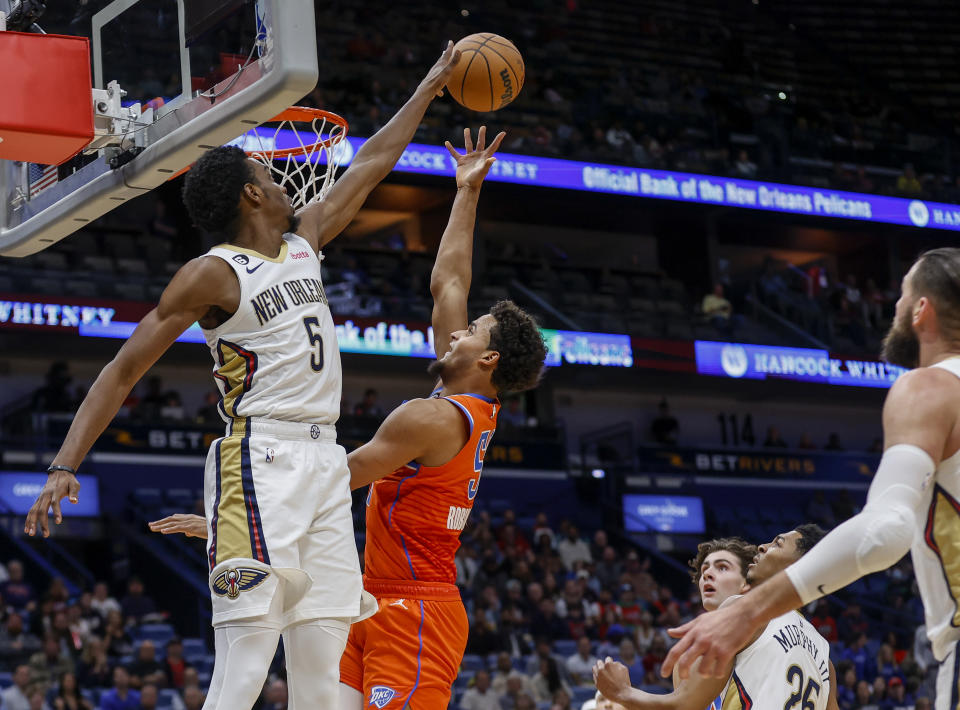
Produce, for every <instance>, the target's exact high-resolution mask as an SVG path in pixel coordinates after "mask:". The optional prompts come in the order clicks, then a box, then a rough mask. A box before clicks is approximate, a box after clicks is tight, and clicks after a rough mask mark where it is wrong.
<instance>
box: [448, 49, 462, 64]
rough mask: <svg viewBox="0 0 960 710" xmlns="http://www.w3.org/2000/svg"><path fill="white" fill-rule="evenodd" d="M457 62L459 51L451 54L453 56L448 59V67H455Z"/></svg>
mask: <svg viewBox="0 0 960 710" xmlns="http://www.w3.org/2000/svg"><path fill="white" fill-rule="evenodd" d="M459 61H460V50H459V49H458V50H456V51H455V52H454V53H453V56H452V57H450V66H455V65H456V64H457V62H459Z"/></svg>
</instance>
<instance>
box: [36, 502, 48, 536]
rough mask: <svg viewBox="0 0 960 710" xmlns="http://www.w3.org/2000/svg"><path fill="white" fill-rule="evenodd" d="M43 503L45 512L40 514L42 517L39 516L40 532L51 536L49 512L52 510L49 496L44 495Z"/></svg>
mask: <svg viewBox="0 0 960 710" xmlns="http://www.w3.org/2000/svg"><path fill="white" fill-rule="evenodd" d="M42 505H43V513H42V514H41V515H40V518H39V522H40V533H41V534H42V535H43V536H44V537H50V517H49V514H48V513H49V510H50V501H49V499H48V498H47V496H44V497H43V503H42Z"/></svg>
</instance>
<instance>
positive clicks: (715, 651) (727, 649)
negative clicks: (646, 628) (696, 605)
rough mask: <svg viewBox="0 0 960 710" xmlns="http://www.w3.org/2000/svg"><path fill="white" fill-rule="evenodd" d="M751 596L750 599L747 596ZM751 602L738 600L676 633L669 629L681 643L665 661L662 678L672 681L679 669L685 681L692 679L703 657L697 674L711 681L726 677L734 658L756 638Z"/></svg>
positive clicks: (700, 617)
mask: <svg viewBox="0 0 960 710" xmlns="http://www.w3.org/2000/svg"><path fill="white" fill-rule="evenodd" d="M747 596H749V595H747ZM749 604H750V602H749V601H744V598H741V599H738V600H737V601H735V602H733V603H732V604H730V605H728V606H724V607H721V608H720V609H717V610H716V611H711V612H707V613H706V614H701V615H700V616H698V617H697V618H696V619H694V620H693V621H689V622H687V623H686V624H684V625H683V626H679V627H677V628H675V629H667V633H668V634H670V635H671V636H672V637H673V638H678V639H680V640H679V641H678V642H677V643H676V644H675V645H674V647H673V648H671V649H670V653H668V654H667V657H666V658H665V659H664V661H663V665H662V666H661V667H660V675H662V676H663V677H664V678H669V677H670V675H671V674H672V673H673V667H674V665H676V667H677V670H678V671H679V673H680V677H681V678H683V679H686V678H689V677H690V668H691V667H692V666H693V664H694V663H696V660H697V659H698V658H700V657H703V661H701V663H700V667H699V669H698V673H699V674H700V675H702V676H706V677H709V678H720V677H721V676H724V677H725V676H726V674H727V672H729V669H730V666H731V664H732V662H733V657H734V656H736V655H737V653H739V652H740V649H742V648H744V647H745V646H746V645H747V643H748V642H749V641H750V639H751V638H752V637H753V633H754V624H753V622H752V620H751V619H750V617H749V610H750V609H749Z"/></svg>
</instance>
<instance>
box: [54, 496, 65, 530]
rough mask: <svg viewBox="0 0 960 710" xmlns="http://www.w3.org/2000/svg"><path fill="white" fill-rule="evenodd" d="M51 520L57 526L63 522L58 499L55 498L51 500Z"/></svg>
mask: <svg viewBox="0 0 960 710" xmlns="http://www.w3.org/2000/svg"><path fill="white" fill-rule="evenodd" d="M53 520H54V522H55V523H56V524H57V525H59V524H60V521H61V520H63V514H62V513H61V512H60V499H59V498H57V497H56V496H54V498H53Z"/></svg>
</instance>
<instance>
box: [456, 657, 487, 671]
mask: <svg viewBox="0 0 960 710" xmlns="http://www.w3.org/2000/svg"><path fill="white" fill-rule="evenodd" d="M460 667H461V668H462V669H463V670H465V671H479V670H481V669H484V668H486V667H487V662H486V660H484V658H483V656H478V655H477V654H475V653H468V654H466V655H465V656H464V657H463V663H461V664H460Z"/></svg>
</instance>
